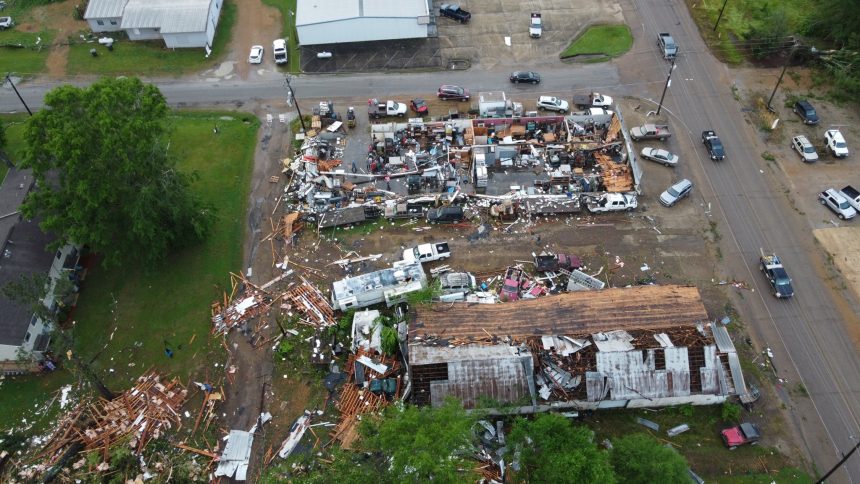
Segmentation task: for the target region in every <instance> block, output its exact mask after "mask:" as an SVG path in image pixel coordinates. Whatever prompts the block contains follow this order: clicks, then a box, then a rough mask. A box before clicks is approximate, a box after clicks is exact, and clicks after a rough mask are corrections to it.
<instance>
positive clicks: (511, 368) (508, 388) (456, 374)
mask: <svg viewBox="0 0 860 484" xmlns="http://www.w3.org/2000/svg"><path fill="white" fill-rule="evenodd" d="M528 395H529V390H528V384H527V382H526V373H525V368H523V365H522V363H521V362H520V358H519V357H509V358H506V359H484V360H471V361H454V362H450V363H448V380H447V381H434V382H431V383H430V403H431V404H432V405H433V406H434V407H437V406H440V405H442V404H443V403H444V402H445V399H446V398H447V397H448V396H453V397H455V398H457V399H458V400H460V401H461V402H462V403H463V406H464V407H466V408H473V407H475V405H476V404H477V403H478V401H479V400H480V399H481V398H482V397H484V398H489V399H492V400H496V401H499V402H503V403H507V402H514V401H517V400H519V399H521V398H523V397H525V396H528Z"/></svg>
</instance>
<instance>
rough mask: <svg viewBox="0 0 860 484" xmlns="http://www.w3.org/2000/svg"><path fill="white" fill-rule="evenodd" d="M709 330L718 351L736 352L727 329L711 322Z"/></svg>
mask: <svg viewBox="0 0 860 484" xmlns="http://www.w3.org/2000/svg"><path fill="white" fill-rule="evenodd" d="M711 332H712V333H713V334H714V341H716V343H717V348H719V349H720V353H736V352H737V350H735V344H734V343H733V342H732V337H731V336H730V335H729V332H728V330H727V329H726V327H725V326H723V325H721V324H716V323H714V324H711Z"/></svg>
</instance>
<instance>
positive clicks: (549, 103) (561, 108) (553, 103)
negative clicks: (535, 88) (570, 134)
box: [537, 96, 570, 114]
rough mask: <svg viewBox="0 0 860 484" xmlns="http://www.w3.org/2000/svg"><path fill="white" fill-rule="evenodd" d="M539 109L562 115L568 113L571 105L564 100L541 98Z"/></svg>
mask: <svg viewBox="0 0 860 484" xmlns="http://www.w3.org/2000/svg"><path fill="white" fill-rule="evenodd" d="M537 107H538V109H546V110H547V111H558V112H560V113H562V114H564V113H566V112H567V110H568V108H569V107H570V105H568V104H567V101H565V100H564V99H559V98H557V97H553V96H541V97H540V98H538V101H537Z"/></svg>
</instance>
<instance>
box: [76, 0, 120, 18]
mask: <svg viewBox="0 0 860 484" xmlns="http://www.w3.org/2000/svg"><path fill="white" fill-rule="evenodd" d="M126 3H128V0H90V3H89V4H88V5H87V11H86V12H85V13H84V19H86V20H89V19H96V18H117V17H122V9H123V8H125V4H126Z"/></svg>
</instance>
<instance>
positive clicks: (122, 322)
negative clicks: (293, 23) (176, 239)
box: [74, 113, 259, 387]
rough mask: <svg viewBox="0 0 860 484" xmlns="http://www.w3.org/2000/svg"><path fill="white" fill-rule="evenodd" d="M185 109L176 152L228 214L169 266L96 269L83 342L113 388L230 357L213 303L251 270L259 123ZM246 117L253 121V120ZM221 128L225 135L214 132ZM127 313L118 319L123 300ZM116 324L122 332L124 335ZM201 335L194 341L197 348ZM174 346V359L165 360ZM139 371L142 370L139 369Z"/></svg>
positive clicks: (221, 213) (200, 188)
mask: <svg viewBox="0 0 860 484" xmlns="http://www.w3.org/2000/svg"><path fill="white" fill-rule="evenodd" d="M225 116H228V117H230V119H229V120H228V119H222V117H221V115H219V114H217V113H216V114H213V113H183V114H180V115H178V116H176V117H175V118H174V119H173V122H174V131H173V133H174V135H173V137H172V141H171V145H170V150H171V152H172V154H173V156H175V157H176V158H177V159H178V160H179V167H180V168H181V169H183V170H188V171H196V172H197V173H198V174H199V176H200V178H199V180H198V181H197V182H196V183H195V184H194V186H193V188H194V189H195V190H196V191H197V192H198V193H200V195H201V196H202V197H203V198H204V199H205V200H207V201H209V202H211V203H213V204H214V205H215V206H216V207H217V209H218V217H219V221H218V223H217V224H216V226H215V228H214V230H213V231H212V234H210V236H209V237H208V239H207V240H206V241H205V242H204V243H202V244H201V245H199V246H196V247H192V248H190V249H187V250H184V251H181V252H177V253H175V254H172V255H171V256H170V257H169V258H168V260H167V262H166V263H165V264H164V265H163V266H162V267H156V268H152V269H151V270H145V268H135V267H129V268H125V269H112V268H107V269H106V268H102V267H100V266H99V267H95V268H94V269H93V271H92V273H91V274H90V275H89V277H87V280H86V281H85V282H84V288H83V291H82V293H81V298H80V300H79V301H78V308H77V311H76V312H75V314H74V320H75V321H76V330H75V337H76V346H77V347H78V348H79V351H80V352H81V353H82V354H84V355H86V356H87V358H90V357H92V356H94V355H96V354H97V353H99V352H100V350H101V348H103V347H105V349H104V351H103V352H101V353H100V354H99V355H98V358H97V360H96V361H95V367H96V368H97V369H98V370H99V371H100V372H101V373H102V374H103V375H104V378H105V380H106V381H107V382H109V383H112V384H113V385H115V386H117V387H124V386H127V382H129V381H130V379H131V378H134V377H135V376H137V375H139V374H140V373H142V372H143V371H146V370H147V369H148V368H151V367H155V368H158V369H159V370H160V371H163V372H166V373H172V374H178V375H180V376H181V377H182V378H183V380H184V381H186V382H187V378H188V377H189V375H192V374H198V373H200V370H201V368H203V367H206V368H209V370H208V372H209V374H215V373H220V371H219V370H216V369H215V368H212V367H211V363H212V362H213V361H223V359H224V350H223V349H222V348H221V346H220V344H218V343H217V341H214V340H213V339H211V338H210V336H209V330H210V328H211V322H210V312H209V305H210V304H211V303H212V301H213V300H214V299H217V298H220V297H221V294H222V293H221V291H222V290H223V289H224V288H226V289H227V290H228V292H229V281H230V279H229V274H228V273H229V272H230V271H240V270H241V269H242V241H243V235H244V232H245V227H246V223H245V213H246V208H247V199H248V193H249V190H250V175H251V171H252V166H253V159H254V147H255V139H256V132H257V128H258V126H259V123H258V121H257V120H256V118H253V117H249V116H247V115H235V114H233V115H225ZM242 118H248V120H247V121H244V120H243V119H242ZM216 124H217V126H218V129H219V132H218V134H215V133H213V128H214V127H215V125H216ZM114 298H115V300H116V307H117V310H116V312H115V313H112V310H113V301H114ZM114 327H118V328H119V329H117V330H116V331H115V332H114V331H113V328H114ZM192 338H193V342H192ZM165 346H167V347H169V348H170V349H171V350H173V353H174V354H173V357H172V358H168V357H167V356H166V355H165V351H164V349H165ZM130 365H133V366H130Z"/></svg>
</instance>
